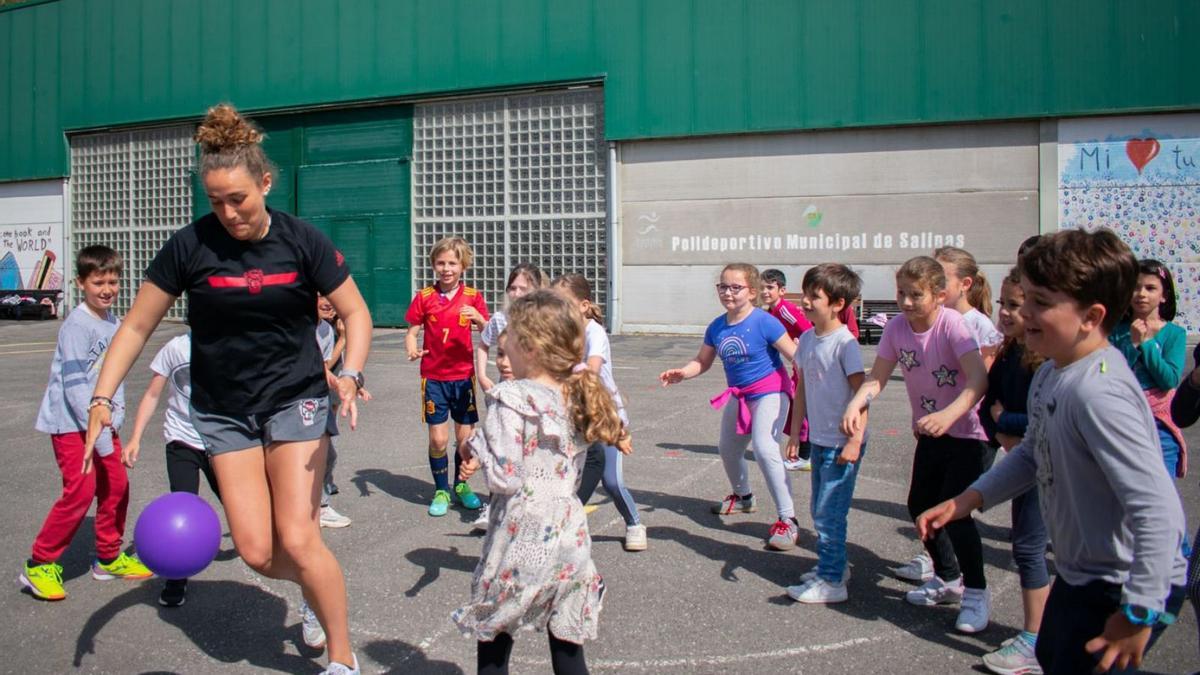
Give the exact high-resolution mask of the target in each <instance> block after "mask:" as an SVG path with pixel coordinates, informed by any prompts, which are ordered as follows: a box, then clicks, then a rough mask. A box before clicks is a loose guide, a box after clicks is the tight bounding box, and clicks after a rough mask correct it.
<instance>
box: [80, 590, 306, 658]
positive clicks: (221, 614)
mask: <svg viewBox="0 0 1200 675" xmlns="http://www.w3.org/2000/svg"><path fill="white" fill-rule="evenodd" d="M162 583H163V582H162V581H161V580H158V579H154V580H150V581H146V582H143V583H141V584H139V585H138V586H136V587H135V588H132V589H130V590H129V591H127V592H125V593H122V594H121V595H119V596H117V597H115V598H113V599H112V600H111V601H109V602H108V604H106V605H104V606H103V607H101V608H100V609H98V610H96V611H95V612H94V613H93V614H92V615H91V616H90V617H89V618H88V620H87V623H86V624H84V627H83V630H82V631H81V632H80V634H79V637H78V638H77V639H76V641H75V667H77V668H78V667H81V666H83V665H84V660H85V657H86V656H88V655H89V654H95V653H96V638H97V636H98V635H99V634H100V633H101V632H102V631H103V630H105V629H106V627H107V628H108V630H121V628H120V615H121V613H122V612H124V611H125V610H127V609H129V608H131V607H135V606H138V605H152V606H155V607H158V594H159V592H160V591H161V590H162ZM158 615H159V617H160V618H161V619H162V620H163V621H164V622H166V623H168V624H170V625H172V626H175V627H176V628H178V629H179V632H180V633H181V635H182V636H186V637H187V638H188V639H189V640H191V641H192V643H193V644H195V646H196V647H197V648H199V649H200V650H201V651H203V652H204V653H205V654H206V655H208V656H209V657H211V658H213V659H215V660H217V661H221V662H222V663H242V662H245V663H246V664H247V665H250V666H254V667H257V668H267V669H270V670H278V671H281V672H286V673H319V672H321V670H322V666H321V665H320V663H318V661H317V660H316V659H318V658H320V653H319V652H315V651H314V650H311V649H309V648H308V647H306V646H305V645H304V643H303V642H302V641H301V640H300V624H299V623H298V622H297V623H295V624H292V625H288V624H287V620H288V606H287V603H286V602H285V601H284V600H283V599H282V598H280V597H278V596H275V595H271V594H270V593H267V592H266V591H264V590H262V589H260V588H258V587H257V586H253V585H251V584H242V583H237V582H233V581H205V580H203V579H193V580H192V581H191V583H189V584H188V594H187V603H186V604H185V605H183V606H182V607H177V608H166V607H159V608H158ZM110 624H114V625H112V626H110ZM288 642H291V643H293V644H294V645H295V646H296V649H297V650H298V651H299V652H300V653H301V654H310V655H311V656H300V655H297V654H288V653H285V652H284V645H285V644H286V643H288Z"/></svg>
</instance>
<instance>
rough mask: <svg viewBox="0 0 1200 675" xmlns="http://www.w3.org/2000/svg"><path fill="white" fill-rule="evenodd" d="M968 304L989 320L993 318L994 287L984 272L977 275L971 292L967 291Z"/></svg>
mask: <svg viewBox="0 0 1200 675" xmlns="http://www.w3.org/2000/svg"><path fill="white" fill-rule="evenodd" d="M967 302H969V303H971V306H972V307H974V308H975V309H977V310H979V311H980V312H981V313H983V315H984V316H986V317H988V318H989V319H990V318H991V317H992V285H991V284H989V283H988V280H987V275H986V274H984V273H983V272H976V273H975V281H974V283H972V284H971V290H969V291H967Z"/></svg>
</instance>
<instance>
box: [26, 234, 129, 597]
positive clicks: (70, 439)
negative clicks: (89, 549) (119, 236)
mask: <svg viewBox="0 0 1200 675" xmlns="http://www.w3.org/2000/svg"><path fill="white" fill-rule="evenodd" d="M75 270H76V277H75V285H76V286H77V287H78V288H79V290H80V292H82V293H83V302H81V303H79V305H77V306H76V307H75V309H74V310H73V311H72V312H71V314H70V315H69V316H67V318H66V320H65V321H63V325H62V328H60V329H59V331H58V345H57V346H56V347H55V349H54V360H53V361H51V362H50V378H49V381H48V382H47V383H46V394H45V395H44V396H43V397H42V406H41V408H40V409H39V410H38V416H37V422H36V424H35V425H34V426H35V428H36V429H37V430H38V431H41V432H43V433H47V434H50V443H51V445H52V446H53V447H54V458H55V460H56V461H57V463H58V469H59V471H60V472H61V473H62V482H63V491H62V495H60V496H59V498H58V500H57V501H55V502H54V506H52V507H51V508H50V512H49V513H48V514H46V520H45V522H44V524H43V525H42V529H41V530H40V531H39V532H38V534H37V538H36V539H34V542H33V551H32V553H31V554H30V557H29V560H27V561H26V562H25V568H24V570H22V572H21V576H20V577H19V578H18V581H20V583H21V585H22V586H24V587H25V588H27V589H29V592H30V593H31V594H33V596H34V597H36V598H40V599H42V600H62V599H63V598H65V597H67V593H66V590H64V589H63V580H62V565H59V564H58V559H59V558H60V557H61V556H62V554H63V552H65V551H66V550H67V546H68V545H70V543H71V539H72V538H74V536H75V532H76V531H77V530H78V529H79V526H80V525H81V524H82V523H83V519H84V516H86V515H87V512H88V509H89V508H91V505H92V501H93V500H94V501H95V502H96V519H95V529H96V559H95V561H94V562H93V563H92V570H91V571H92V577H93V578H95V579H99V580H101V581H107V580H109V579H145V578H147V577H150V576H153V575H152V573H151V572H150V570H149V569H147V568H146V566H145V565H143V564H142V562H141V561H140V560H138V559H137V558H136V557H135V556H131V555H126V554H125V553H123V552H122V551H121V538H122V537H123V536H124V534H125V511H126V509H127V508H128V506H129V479H128V477H127V476H126V473H125V466H124V465H123V464H122V463H121V442H120V440H119V439H118V438H117V432H116V430H117V429H118V428H119V427H120V426H121V420H122V418H123V417H124V410H125V398H124V387H121V388H118V389H117V393H116V394H115V395H114V396H113V397H112V398H111V399H109V398H105V397H102V396H97V397H93V396H92V390H93V389H94V388H95V386H96V378H97V377H98V376H99V374H100V365H101V363H103V361H104V354H105V352H106V351H107V350H108V345H109V342H111V341H112V336H113V334H114V333H116V332H117V327H118V326H119V325H120V323H121V322H120V321H119V320H118V319H117V317H116V316H114V315H113V313H112V311H111V308H112V305H113V302H114V301H115V300H116V299H117V290H118V289H119V288H120V285H121V257H120V256H119V255H117V252H116V251H114V250H112V249H111V248H109V247H107V246H88V247H87V248H85V249H83V250H81V251H79V253H77V254H76V255H75ZM97 405H103V406H107V407H108V408H109V409H111V410H112V412H113V425H112V429H105V430H104V432H103V433H102V434H101V436H100V439H99V440H97V442H96V456H95V457H94V458H93V460H92V466H91V467H90V468H89V470H86V471H85V466H84V462H83V448H84V437H85V434H86V431H87V422H88V411H89V410H90V409H91V408H92V407H93V406H97Z"/></svg>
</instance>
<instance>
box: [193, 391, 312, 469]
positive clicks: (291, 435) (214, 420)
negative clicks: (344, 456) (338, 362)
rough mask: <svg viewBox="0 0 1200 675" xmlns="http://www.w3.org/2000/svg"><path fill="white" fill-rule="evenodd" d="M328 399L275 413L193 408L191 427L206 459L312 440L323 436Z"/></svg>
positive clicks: (290, 405)
mask: <svg viewBox="0 0 1200 675" xmlns="http://www.w3.org/2000/svg"><path fill="white" fill-rule="evenodd" d="M329 417H330V411H329V397H328V396H322V397H320V398H302V399H300V400H298V401H292V402H291V403H288V404H285V405H283V406H282V407H280V408H279V409H277V410H272V411H268V412H262V413H252V414H249V415H223V414H221V413H206V412H200V411H199V410H196V409H192V426H193V427H195V428H196V432H197V433H199V434H200V438H201V439H202V440H203V441H204V449H205V450H207V451H208V454H209V456H210V457H211V456H215V455H220V454H222V453H226V452H236V451H238V450H248V449H250V448H255V447H259V446H262V447H266V446H267V445H270V444H271V443H281V442H290V441H315V440H317V439H319V438H320V437H321V436H323V435H324V434H325V433H326V430H327V429H326V425H327V424H328V420H329Z"/></svg>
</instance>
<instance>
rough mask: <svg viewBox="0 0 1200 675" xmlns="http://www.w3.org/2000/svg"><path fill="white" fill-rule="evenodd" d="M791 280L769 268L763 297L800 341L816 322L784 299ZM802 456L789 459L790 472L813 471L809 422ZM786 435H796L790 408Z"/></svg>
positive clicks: (803, 426) (804, 425) (803, 430)
mask: <svg viewBox="0 0 1200 675" xmlns="http://www.w3.org/2000/svg"><path fill="white" fill-rule="evenodd" d="M786 286H787V277H786V276H784V274H783V271H782V270H777V269H769V270H763V273H762V298H763V309H765V310H767V312H768V313H769V314H770V315H771V316H773V317H775V318H776V319H779V322H780V323H782V324H783V327H784V328H786V329H787V334H788V337H790V338H792V339H793V340H797V341H798V340H799V339H800V334H801V333H803V332H804V331H806V330H808V329H809V328H812V322H811V321H809V320H808V317H806V316H804V311H803V310H801V309H800V308H799V307H797V306H796V305H795V304H793V303H791V302H789V301H788V300H787V299H786V298H784V297H783V296H784V294H785V293H787V288H786ZM792 377H793V379H795V370H793V371H792ZM800 425H801V429H800V446H799V447H800V456H799V457H797V458H796V459H785V460H784V462H783V466H784V467H786V468H787V469H788V470H789V471H811V470H812V463H811V462H810V461H809V453H810V452H811V450H810V448H809V445H808V420H800ZM783 433H784V435H785V436H790V435H791V433H792V409H791V407H790V405H789V407H788V416H787V424H785V425H784V427H783Z"/></svg>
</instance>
